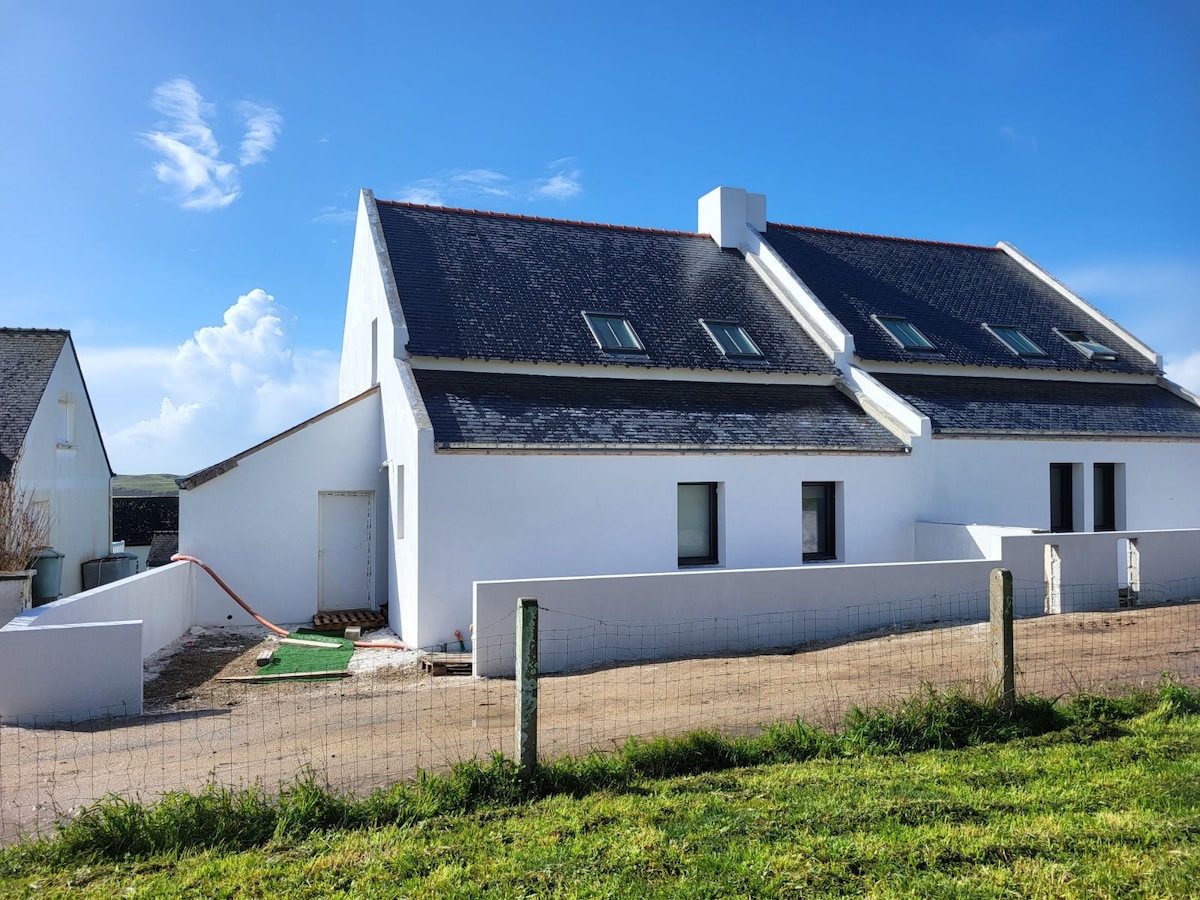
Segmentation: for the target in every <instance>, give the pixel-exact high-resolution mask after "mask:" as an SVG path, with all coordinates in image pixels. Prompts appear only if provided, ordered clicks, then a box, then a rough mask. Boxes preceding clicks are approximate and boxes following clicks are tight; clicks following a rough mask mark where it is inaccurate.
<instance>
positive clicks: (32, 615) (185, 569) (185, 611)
mask: <svg viewBox="0 0 1200 900" xmlns="http://www.w3.org/2000/svg"><path fill="white" fill-rule="evenodd" d="M204 577H205V578H207V577H208V576H204ZM194 584H195V573H194V572H193V569H192V565H191V563H186V562H177V563H171V564H170V565H166V566H161V567H159V568H157V569H151V570H150V571H148V572H142V573H140V574H138V575H133V576H131V577H129V578H123V579H121V580H120V581H114V582H112V583H111V584H106V585H102V586H100V587H98V588H93V589H92V590H90V591H84V592H83V593H82V594H75V595H74V596H73V597H66V598H64V599H62V600H56V601H55V602H53V603H48V604H46V605H45V606H38V607H36V608H34V609H30V610H26V611H25V612H24V613H22V614H21V615H19V616H17V617H16V618H14V619H13V620H12V621H11V622H9V623H8V625H6V626H5V627H4V628H3V629H2V630H0V633H3V632H8V631H21V630H24V629H32V628H42V627H45V626H47V625H84V624H91V623H97V622H114V621H122V620H134V619H137V620H140V621H141V622H142V629H141V635H142V644H141V648H140V650H139V651H138V655H137V662H138V665H139V667H140V666H141V661H142V660H143V659H145V658H146V657H147V656H149V655H150V654H151V653H153V652H154V651H156V650H160V649H162V648H163V647H165V646H166V645H167V644H169V643H171V641H173V640H175V639H176V638H177V637H179V636H180V635H181V634H183V633H184V632H185V631H187V630H188V629H189V628H191V627H192V626H193V625H194V624H195V623H196V618H195V601H194V596H195V595H194ZM3 665H4V661H3V660H2V659H0V666H3ZM139 670H140V669H139ZM4 684H5V680H4V677H3V676H2V675H0V691H3V689H4V687H3V686H4Z"/></svg>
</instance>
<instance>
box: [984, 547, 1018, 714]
mask: <svg viewBox="0 0 1200 900" xmlns="http://www.w3.org/2000/svg"><path fill="white" fill-rule="evenodd" d="M988 606H989V607H990V610H991V621H992V670H993V675H994V676H995V681H994V683H995V685H996V687H997V689H998V690H999V691H1000V696H999V698H998V700H999V704H1000V708H1001V709H1002V710H1003V711H1004V712H1011V711H1012V708H1013V701H1014V700H1015V699H1016V694H1017V687H1016V673H1015V671H1014V666H1015V662H1014V658H1013V590H1012V572H1010V571H1009V570H1008V569H992V577H991V583H990V585H989V591H988Z"/></svg>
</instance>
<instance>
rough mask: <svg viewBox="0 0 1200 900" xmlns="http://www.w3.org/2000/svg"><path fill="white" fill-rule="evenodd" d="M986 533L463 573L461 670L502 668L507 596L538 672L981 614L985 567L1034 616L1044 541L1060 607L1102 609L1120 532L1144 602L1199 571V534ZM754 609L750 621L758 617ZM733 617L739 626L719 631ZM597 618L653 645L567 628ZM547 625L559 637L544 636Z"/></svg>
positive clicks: (508, 655)
mask: <svg viewBox="0 0 1200 900" xmlns="http://www.w3.org/2000/svg"><path fill="white" fill-rule="evenodd" d="M957 527H958V528H963V527H964V526H957ZM995 536H997V535H989V537H995ZM998 537H999V540H1000V543H1001V547H1002V551H1001V554H1000V558H999V559H981V560H969V561H943V562H918V563H884V564H869V565H818V566H803V567H797V568H783V569H743V570H707V571H691V572H666V573H661V574H651V575H612V576H602V577H595V578H539V579H529V580H518V581H480V582H476V583H475V585H474V588H475V599H474V614H475V634H474V647H473V652H474V660H475V672H476V674H478V675H483V676H490V677H495V676H511V675H512V674H513V671H512V665H513V659H514V657H513V653H514V645H513V632H514V627H515V612H516V606H517V599H518V598H519V597H535V598H537V600H538V604H539V607H540V608H541V610H540V612H539V629H540V631H541V634H542V640H541V643H540V646H539V660H538V662H539V668H540V669H541V670H542V671H545V672H555V671H561V670H563V669H564V668H565V667H566V666H568V665H570V666H571V667H572V668H577V667H584V666H588V665H598V664H601V663H606V662H619V661H626V660H632V659H650V658H666V657H671V656H678V655H693V654H703V653H715V652H746V651H751V650H761V649H766V648H769V647H772V646H787V645H788V643H789V640H788V639H789V629H792V630H793V631H794V636H795V641H794V642H800V641H809V640H815V639H821V638H826V637H835V636H839V635H843V634H851V633H854V632H862V631H868V630H871V629H874V628H880V627H884V626H888V625H899V624H916V623H918V622H920V621H922V620H929V619H952V618H955V617H958V618H962V617H964V616H969V617H971V618H980V619H982V618H986V616H987V590H988V576H989V574H990V572H991V570H992V569H993V568H995V567H996V566H1003V567H1004V568H1007V569H1009V570H1011V571H1012V573H1013V582H1014V586H1015V588H1016V589H1017V590H1016V593H1017V596H1018V602H1017V604H1016V607H1017V608H1016V613H1017V615H1038V614H1041V613H1042V612H1043V611H1044V606H1043V600H1044V593H1045V583H1046V582H1045V578H1046V566H1045V556H1046V546H1047V545H1055V546H1057V547H1058V552H1059V557H1060V559H1061V560H1062V563H1061V584H1062V585H1063V586H1064V597H1063V603H1062V606H1061V611H1062V612H1077V611H1084V610H1089V609H1099V608H1103V607H1105V606H1112V605H1114V604H1115V602H1116V600H1117V596H1118V592H1117V586H1118V583H1119V581H1120V579H1121V572H1120V569H1119V557H1118V552H1119V550H1120V548H1121V545H1120V541H1121V540H1122V539H1130V538H1132V539H1134V540H1136V542H1137V547H1138V551H1139V555H1140V563H1141V564H1140V578H1141V584H1142V586H1143V589H1145V588H1147V587H1150V586H1154V587H1155V588H1156V591H1155V593H1154V596H1155V598H1156V599H1160V600H1177V599H1183V597H1182V595H1180V596H1175V595H1173V594H1172V593H1171V592H1170V591H1167V590H1164V589H1163V588H1164V586H1166V585H1168V584H1169V583H1170V582H1179V581H1182V580H1183V579H1187V578H1192V577H1195V576H1200V529H1187V530H1177V531H1118V532H1102V533H1069V534H1003V535H998ZM755 616H763V619H762V621H761V624H756V620H755V619H754V617H755ZM706 618H707V619H711V620H714V622H715V627H712V628H708V629H704V628H700V627H694V628H693V627H689V628H680V627H669V626H678V625H680V624H684V623H691V624H692V625H698V620H702V619H706ZM733 619H740V620H742V621H741V622H740V623H738V625H737V627H733V626H732V624H731V620H733ZM722 621H723V622H724V623H726V624H725V625H724V626H722V625H721V624H720V623H721V622H722ZM599 622H602V623H604V624H605V625H608V626H614V627H617V628H620V627H626V628H629V629H635V628H640V629H642V630H643V631H644V633H645V634H646V635H649V636H651V637H652V638H653V640H651V641H650V642H649V643H648V644H647V645H646V646H644V647H641V648H637V647H634V648H630V647H625V648H623V649H620V648H618V649H615V650H614V649H612V648H611V647H610V645H609V644H607V643H599V642H598V643H596V644H595V645H590V644H588V643H587V641H585V640H577V641H573V640H571V638H570V637H569V635H568V633H569V632H571V631H572V630H575V631H576V632H579V631H580V630H581V629H583V628H586V627H590V626H594V625H596V624H597V623H599ZM657 626H666V627H657ZM552 632H559V633H560V635H568V636H567V637H566V639H565V640H563V639H560V637H559V636H554V639H553V640H547V637H548V636H550V635H551V633H552ZM698 635H699V636H698ZM568 654H569V658H568Z"/></svg>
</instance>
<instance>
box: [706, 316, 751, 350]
mask: <svg viewBox="0 0 1200 900" xmlns="http://www.w3.org/2000/svg"><path fill="white" fill-rule="evenodd" d="M700 324H701V325H703V326H704V330H705V331H707V332H708V336H709V337H711V338H712V339H713V343H715V344H716V345H717V347H719V348H720V350H721V352H722V353H724V354H725V355H726V356H728V357H730V358H731V359H762V358H763V352H762V351H761V350H759V349H758V345H757V344H756V343H754V341H752V340H751V339H750V335H748V334H746V329H745V328H743V327H742V326H741V325H739V324H738V323H737V322H721V321H717V320H714V319H701V320H700Z"/></svg>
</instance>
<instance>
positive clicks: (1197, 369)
mask: <svg viewBox="0 0 1200 900" xmlns="http://www.w3.org/2000/svg"><path fill="white" fill-rule="evenodd" d="M1164 368H1165V369H1166V373H1167V377H1168V378H1170V379H1171V380H1172V381H1174V382H1175V383H1176V384H1181V385H1183V386H1184V387H1185V388H1187V389H1188V390H1189V391H1191V392H1192V393H1193V394H1200V350H1197V351H1196V352H1194V353H1190V354H1188V355H1187V356H1184V357H1182V358H1181V359H1167V360H1166V365H1165V366H1164Z"/></svg>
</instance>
